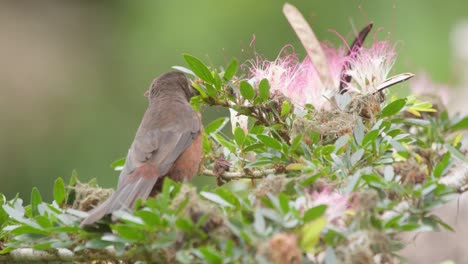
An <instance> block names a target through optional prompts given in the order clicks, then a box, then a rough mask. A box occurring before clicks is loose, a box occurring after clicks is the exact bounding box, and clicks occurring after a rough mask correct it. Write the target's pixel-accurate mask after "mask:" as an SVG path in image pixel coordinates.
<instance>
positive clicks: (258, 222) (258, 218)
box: [253, 210, 266, 235]
mask: <svg viewBox="0 0 468 264" xmlns="http://www.w3.org/2000/svg"><path fill="white" fill-rule="evenodd" d="M253 227H254V228H255V231H257V233H258V234H259V235H263V234H265V230H266V223H265V218H263V215H262V213H261V211H260V210H255V217H254V223H253Z"/></svg>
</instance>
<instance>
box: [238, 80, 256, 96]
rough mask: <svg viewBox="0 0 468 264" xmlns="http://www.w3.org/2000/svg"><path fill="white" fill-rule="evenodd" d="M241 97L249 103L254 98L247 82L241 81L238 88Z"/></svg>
mask: <svg viewBox="0 0 468 264" xmlns="http://www.w3.org/2000/svg"><path fill="white" fill-rule="evenodd" d="M239 89H240V93H241V95H242V97H244V98H245V99H247V100H249V101H251V100H252V99H253V98H254V97H255V90H254V88H253V87H252V85H250V83H248V82H247V81H242V82H241V83H240V86H239Z"/></svg>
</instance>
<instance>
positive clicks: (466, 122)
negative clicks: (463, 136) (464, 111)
mask: <svg viewBox="0 0 468 264" xmlns="http://www.w3.org/2000/svg"><path fill="white" fill-rule="evenodd" d="M451 129H452V130H454V131H455V130H461V129H468V116H466V117H465V118H463V119H462V120H460V121H459V122H458V123H456V124H454V125H453V126H452V127H451Z"/></svg>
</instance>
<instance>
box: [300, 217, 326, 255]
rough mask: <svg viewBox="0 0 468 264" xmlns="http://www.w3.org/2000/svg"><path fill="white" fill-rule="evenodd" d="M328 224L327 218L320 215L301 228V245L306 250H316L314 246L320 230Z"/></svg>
mask: <svg viewBox="0 0 468 264" xmlns="http://www.w3.org/2000/svg"><path fill="white" fill-rule="evenodd" d="M326 225H327V220H326V219H325V218H324V217H320V218H318V219H316V220H315V221H312V222H311V223H309V224H306V225H304V226H303V227H302V229H301V233H302V236H301V240H300V245H301V248H302V250H304V251H305V252H314V247H315V246H316V245H317V243H318V241H319V238H320V232H321V231H322V229H323V228H324V227H325V226H326Z"/></svg>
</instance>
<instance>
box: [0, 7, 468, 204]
mask: <svg viewBox="0 0 468 264" xmlns="http://www.w3.org/2000/svg"><path fill="white" fill-rule="evenodd" d="M283 3H284V1H265V0H263V1H250V0H237V1H216V0H210V1H162V0H161V1H152V0H151V1H150V0H147V1H143V0H142V1H137V2H133V1H125V0H120V1H118V0H117V1H78V0H75V1H32V0H31V1H2V3H1V4H0V168H1V170H0V193H3V194H5V195H6V196H7V197H8V198H12V197H13V196H14V195H15V194H16V193H20V195H21V196H22V197H24V198H26V199H28V197H29V193H30V190H31V188H32V187H33V186H37V187H38V188H39V190H41V193H42V194H43V196H44V198H45V199H46V200H50V199H51V193H52V192H51V189H52V186H53V182H54V179H55V178H57V177H63V178H65V179H66V180H67V179H68V178H69V177H70V175H71V173H72V170H74V169H76V170H77V171H78V174H79V176H80V178H81V179H83V180H87V179H90V178H92V177H97V178H98V182H99V183H100V184H101V185H103V186H106V187H114V186H115V184H116V182H117V177H118V173H117V172H114V171H113V170H112V169H111V168H110V164H111V163H112V162H113V161H114V160H116V159H119V158H121V157H123V156H125V155H126V151H127V148H128V147H129V145H130V143H131V141H132V140H133V136H134V133H135V132H136V129H137V127H138V125H139V123H140V120H141V117H142V114H143V112H144V110H145V109H146V107H147V102H146V99H145V98H144V97H143V93H144V91H145V90H146V89H147V88H148V86H149V84H150V83H151V81H152V80H153V78H155V77H156V76H158V75H159V74H161V73H163V72H165V71H168V70H170V68H171V66H174V65H184V61H183V59H182V56H181V54H182V53H190V54H192V55H195V56H197V57H199V58H201V59H203V60H204V61H205V62H208V63H209V64H211V65H213V66H222V65H226V63H227V61H228V60H229V59H230V58H231V57H236V58H238V60H239V61H240V62H243V61H245V60H246V59H247V58H249V56H250V55H251V54H252V51H253V49H252V47H249V43H250V42H251V40H252V37H253V35H255V39H256V41H255V50H256V51H257V52H259V53H261V54H264V55H265V56H266V57H268V58H270V59H274V58H275V57H276V55H277V54H278V52H279V50H280V49H281V48H282V47H283V46H284V45H286V44H293V45H294V46H295V47H296V49H297V51H298V52H299V53H301V54H304V51H303V49H302V48H301V46H300V44H299V41H298V40H297V38H296V36H295V35H294V33H293V31H292V30H291V29H290V27H289V25H288V23H287V21H286V19H285V18H284V17H283V15H282V12H281V9H282V5H283ZM291 3H293V4H294V5H296V6H297V7H298V8H299V9H300V10H301V11H302V12H303V14H304V15H305V16H306V18H307V19H308V21H309V22H310V24H311V25H312V26H313V28H314V30H315V32H316V34H317V35H318V37H319V38H320V39H321V40H325V39H328V40H330V41H331V42H333V43H336V44H339V43H340V39H339V38H338V37H337V36H336V35H335V34H334V33H331V32H330V31H329V30H336V31H337V32H339V33H340V34H342V35H343V36H344V37H346V38H347V39H348V41H349V40H350V39H351V36H352V34H353V33H352V32H353V28H357V29H360V28H361V27H362V26H364V25H365V24H366V23H368V22H369V21H372V22H374V24H375V27H377V28H381V29H380V31H379V33H378V34H376V35H373V36H372V37H378V38H387V37H389V38H391V39H392V40H394V41H398V42H399V44H398V51H399V52H400V56H399V59H398V61H397V64H396V68H395V70H394V71H395V73H396V72H403V71H411V72H419V71H426V72H427V73H428V74H429V75H430V76H431V77H432V78H434V79H435V80H436V81H438V82H448V83H451V84H453V83H457V82H458V81H459V80H458V77H457V74H456V72H457V71H456V67H455V65H457V63H456V59H454V56H453V55H452V54H453V52H452V45H451V44H450V43H451V42H450V39H451V32H452V29H453V28H454V27H455V25H457V23H459V21H461V20H463V19H466V18H468V2H466V1H463V0H457V1H453V0H452V1H440V0H412V1H404V0H398V1H396V0H394V1H382V0H379V1H374V0H366V1H337V0H331V1H330V0H329V1H319V0H307V1H305V0H304V1H291ZM374 32H377V30H375V31H374ZM396 89H401V90H404V85H402V86H400V88H396ZM221 114H225V112H223V110H210V111H208V112H207V114H205V115H204V121H205V122H208V121H209V120H210V119H212V118H213V117H214V116H215V115H221ZM202 184H203V183H202Z"/></svg>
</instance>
